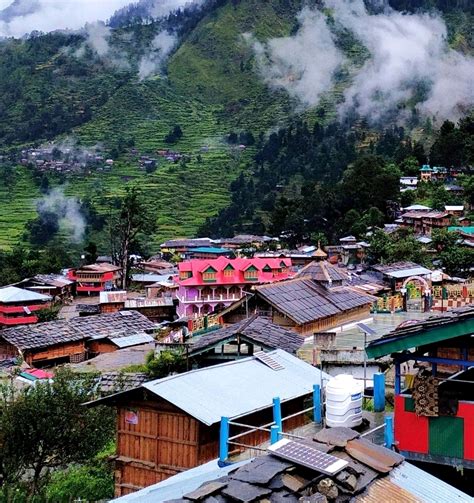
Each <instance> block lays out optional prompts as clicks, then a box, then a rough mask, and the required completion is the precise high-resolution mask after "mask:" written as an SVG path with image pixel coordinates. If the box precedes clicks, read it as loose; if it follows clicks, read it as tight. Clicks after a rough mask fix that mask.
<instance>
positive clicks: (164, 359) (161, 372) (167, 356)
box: [146, 350, 186, 378]
mask: <svg viewBox="0 0 474 503" xmlns="http://www.w3.org/2000/svg"><path fill="white" fill-rule="evenodd" d="M146 367H147V369H148V373H149V375H150V376H152V377H155V378H160V377H166V376H168V375H170V374H171V373H173V372H176V373H180V372H184V371H185V370H186V358H185V356H184V354H183V352H182V351H177V350H165V351H161V352H160V353H159V355H158V356H155V354H154V353H153V352H151V353H149V354H148V355H147V358H146Z"/></svg>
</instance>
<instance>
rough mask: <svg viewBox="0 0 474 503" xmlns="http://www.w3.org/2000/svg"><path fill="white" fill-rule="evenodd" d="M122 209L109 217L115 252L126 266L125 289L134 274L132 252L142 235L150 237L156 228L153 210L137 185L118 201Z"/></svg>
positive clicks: (115, 258)
mask: <svg viewBox="0 0 474 503" xmlns="http://www.w3.org/2000/svg"><path fill="white" fill-rule="evenodd" d="M117 203H118V209H117V210H115V211H113V212H112V213H111V215H110V218H109V230H110V245H111V255H112V259H113V261H114V263H116V264H117V265H119V266H120V267H121V268H122V288H124V289H125V288H126V287H127V284H128V280H129V275H130V255H131V254H132V253H134V252H135V251H136V250H137V251H138V247H139V246H140V237H141V236H147V237H148V236H149V235H150V234H151V233H152V232H153V231H154V230H155V228H156V221H155V218H154V215H153V214H152V211H151V209H150V208H149V207H148V206H147V205H146V203H145V201H144V198H143V193H142V192H141V190H140V189H139V188H138V187H137V186H134V187H126V189H125V196H124V197H123V198H121V199H119V200H118V201H117Z"/></svg>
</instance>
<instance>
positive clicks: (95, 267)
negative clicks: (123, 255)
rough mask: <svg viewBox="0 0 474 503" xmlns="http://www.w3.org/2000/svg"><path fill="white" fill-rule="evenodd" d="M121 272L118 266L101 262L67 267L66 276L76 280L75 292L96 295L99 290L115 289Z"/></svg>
mask: <svg viewBox="0 0 474 503" xmlns="http://www.w3.org/2000/svg"><path fill="white" fill-rule="evenodd" d="M121 274H122V269H121V268H120V267H119V266H116V265H112V264H107V263H101V264H90V265H85V266H82V267H80V268H78V269H69V271H68V274H67V276H68V278H69V279H71V280H73V281H75V282H76V292H77V293H78V294H79V295H81V294H87V295H91V294H92V295H97V294H99V292H103V291H106V290H113V289H115V288H116V286H117V284H118V281H119V279H120V277H121Z"/></svg>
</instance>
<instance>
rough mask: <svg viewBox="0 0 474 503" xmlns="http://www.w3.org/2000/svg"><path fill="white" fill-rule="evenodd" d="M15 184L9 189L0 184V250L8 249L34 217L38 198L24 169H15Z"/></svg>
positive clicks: (36, 191) (33, 185)
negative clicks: (26, 223)
mask: <svg viewBox="0 0 474 503" xmlns="http://www.w3.org/2000/svg"><path fill="white" fill-rule="evenodd" d="M16 171H17V174H16V182H15V183H14V184H13V186H11V187H6V186H4V185H2V184H0V249H2V248H9V247H10V246H12V245H13V244H14V243H16V242H17V241H18V240H19V239H20V238H21V236H22V234H23V232H24V225H25V222H27V221H28V220H30V219H31V218H34V217H35V215H36V198H37V197H38V196H39V193H38V189H37V188H36V187H35V184H34V183H33V180H32V178H31V173H30V172H29V171H28V170H27V169H26V168H22V167H21V168H17V170H16Z"/></svg>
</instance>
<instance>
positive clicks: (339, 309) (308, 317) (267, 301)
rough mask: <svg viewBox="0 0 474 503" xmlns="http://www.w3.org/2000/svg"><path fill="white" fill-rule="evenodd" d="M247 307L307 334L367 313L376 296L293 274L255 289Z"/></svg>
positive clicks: (365, 317) (352, 319) (279, 323)
mask: <svg viewBox="0 0 474 503" xmlns="http://www.w3.org/2000/svg"><path fill="white" fill-rule="evenodd" d="M254 293H255V296H254V297H253V298H251V299H250V301H249V304H250V306H249V307H250V311H251V312H252V313H253V312H255V313H257V314H259V315H263V316H267V317H269V318H270V319H271V320H272V322H273V323H276V324H278V325H281V326H283V327H287V328H289V329H291V330H294V331H295V332H297V333H299V334H301V335H303V336H308V335H312V334H314V333H315V332H321V331H325V330H328V329H330V328H334V327H337V326H340V325H344V324H348V323H351V322H354V321H357V320H362V319H367V318H369V317H370V310H371V306H372V303H373V302H374V301H376V298H375V297H373V296H371V295H368V294H365V293H361V292H360V291H357V290H355V289H353V288H350V287H344V286H341V287H334V288H324V287H323V286H321V285H318V284H317V283H315V282H314V281H312V280H311V279H307V278H305V277H302V278H296V279H292V280H288V281H282V282H279V283H274V284H269V285H261V286H258V287H256V288H255V289H254Z"/></svg>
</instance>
